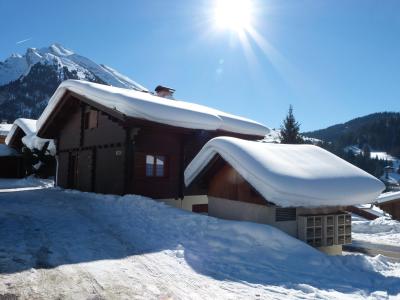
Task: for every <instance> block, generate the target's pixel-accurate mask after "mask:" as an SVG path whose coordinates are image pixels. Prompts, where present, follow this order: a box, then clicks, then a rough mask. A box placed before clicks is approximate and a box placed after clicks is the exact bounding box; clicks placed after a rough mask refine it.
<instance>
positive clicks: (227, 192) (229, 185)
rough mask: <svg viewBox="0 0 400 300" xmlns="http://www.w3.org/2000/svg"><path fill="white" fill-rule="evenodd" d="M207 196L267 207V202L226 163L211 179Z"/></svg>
mask: <svg viewBox="0 0 400 300" xmlns="http://www.w3.org/2000/svg"><path fill="white" fill-rule="evenodd" d="M208 195H209V196H212V197H216V198H224V199H229V200H235V201H242V202H248V203H253V204H260V205H267V201H266V200H265V199H264V198H263V197H262V196H261V195H260V194H259V193H258V192H257V191H256V190H255V189H254V188H253V187H252V186H251V185H250V184H249V183H248V182H247V181H246V180H245V179H244V178H243V177H242V176H241V175H240V174H239V173H238V172H236V170H235V169H233V168H232V167H231V166H230V165H228V164H227V163H225V164H224V165H223V167H222V168H220V169H219V171H217V172H216V173H215V175H214V176H212V177H211V179H210V181H209V186H208Z"/></svg>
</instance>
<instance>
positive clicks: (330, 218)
mask: <svg viewBox="0 0 400 300" xmlns="http://www.w3.org/2000/svg"><path fill="white" fill-rule="evenodd" d="M185 183H186V186H187V189H188V191H189V192H190V193H191V194H197V195H207V197H208V209H207V210H208V214H209V215H210V216H215V217H220V218H225V219H233V220H243V221H253V222H258V223H264V224H270V225H273V226H275V227H278V228H279V229H281V230H283V231H285V232H286V233H288V234H290V235H292V236H294V237H297V238H299V239H301V240H304V241H305V242H306V243H308V244H310V245H312V246H314V247H318V248H320V249H321V250H323V251H325V252H328V253H332V254H338V253H341V249H342V245H343V244H348V243H351V215H350V214H349V213H347V212H346V211H345V209H346V207H347V206H349V205H355V204H363V203H371V202H372V201H373V200H374V199H375V198H376V197H377V196H378V195H379V194H380V193H381V192H382V190H384V188H385V186H384V185H383V183H382V182H381V181H380V180H378V179H376V178H375V177H373V176H371V175H369V174H368V173H366V172H364V171H362V170H361V169H359V168H357V167H355V166H353V165H351V164H349V163H347V162H346V161H344V160H342V159H340V158H339V157H337V156H335V155H333V154H332V153H330V152H328V151H325V150H324V149H322V148H320V147H317V146H313V145H282V144H268V143H260V142H254V141H246V140H242V139H237V138H230V137H217V138H214V139H212V140H211V141H209V142H208V143H207V144H206V145H205V146H204V147H203V148H202V150H201V151H200V152H199V153H198V154H197V156H196V157H195V158H194V159H193V161H192V162H191V163H190V164H189V165H188V167H187V168H186V170H185Z"/></svg>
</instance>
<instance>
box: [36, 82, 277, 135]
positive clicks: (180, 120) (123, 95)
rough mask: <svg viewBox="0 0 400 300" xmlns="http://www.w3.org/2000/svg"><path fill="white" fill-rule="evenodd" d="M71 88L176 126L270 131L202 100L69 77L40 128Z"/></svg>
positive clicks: (128, 112) (118, 108) (111, 105)
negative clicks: (203, 102)
mask: <svg viewBox="0 0 400 300" xmlns="http://www.w3.org/2000/svg"><path fill="white" fill-rule="evenodd" d="M67 91H72V92H75V93H77V94H80V95H82V96H84V97H87V98H88V99H90V100H92V101H96V102H98V103H99V104H101V105H103V106H105V107H107V108H111V109H114V110H116V111H119V112H121V113H122V114H125V115H127V116H129V117H133V118H138V119H144V120H148V121H153V122H158V123H162V124H167V125H172V126H176V127H183V128H191V129H204V130H224V131H230V132H237V133H242V134H250V135H258V136H260V137H261V136H264V135H265V134H266V133H268V131H269V129H268V128H266V127H265V126H263V125H261V124H260V123H257V122H255V121H252V120H249V119H245V118H242V117H238V116H234V115H231V114H227V113H224V112H221V111H218V110H216V109H213V108H209V107H206V106H202V105H199V104H194V103H189V102H184V101H176V100H169V99H165V98H161V97H157V96H154V95H152V94H150V93H145V92H139V91H135V90H128V89H122V88H117V87H112V86H107V85H102V84H96V83H90V82H85V81H79V80H67V81H64V82H63V83H61V84H60V86H59V87H58V89H57V90H56V92H55V93H54V95H53V96H52V97H51V99H50V100H49V104H48V105H47V107H46V109H45V110H44V112H43V113H42V115H41V116H40V118H39V120H38V122H37V129H38V131H40V128H41V127H42V126H43V124H44V123H45V122H46V120H47V119H48V117H49V116H50V114H51V113H52V111H53V110H54V108H55V107H56V105H57V103H58V102H59V101H60V100H61V98H62V97H63V95H64V94H65V93H66V92H67Z"/></svg>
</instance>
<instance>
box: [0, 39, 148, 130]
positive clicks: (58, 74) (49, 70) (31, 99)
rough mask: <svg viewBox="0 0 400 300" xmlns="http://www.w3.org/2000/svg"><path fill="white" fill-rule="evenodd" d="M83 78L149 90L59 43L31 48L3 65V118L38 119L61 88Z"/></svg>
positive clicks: (0, 108)
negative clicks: (71, 80) (61, 84)
mask: <svg viewBox="0 0 400 300" xmlns="http://www.w3.org/2000/svg"><path fill="white" fill-rule="evenodd" d="M67 79H81V80H87V81H91V82H97V83H102V84H107V85H113V86H117V87H122V88H129V89H135V90H147V89H146V88H144V87H143V86H141V85H140V84H138V83H136V82H135V81H133V80H131V79H130V78H128V77H126V76H124V75H122V74H120V73H119V72H117V71H116V70H114V69H112V68H111V67H108V66H105V65H101V64H97V63H95V62H93V61H92V60H90V59H89V58H86V57H84V56H81V55H79V54H76V53H74V52H73V51H71V50H69V49H66V48H64V47H63V46H62V45H60V44H53V45H51V46H49V47H45V48H40V49H36V48H29V49H27V51H26V53H25V54H24V55H19V54H13V55H11V56H10V57H9V58H8V59H6V60H5V61H4V62H0V119H6V120H8V121H9V122H12V121H14V119H16V118H18V117H25V118H33V119H36V118H38V116H39V115H40V114H41V112H42V111H43V109H44V107H45V106H46V105H47V102H48V100H49V99H50V97H51V95H52V94H53V93H54V91H55V90H56V88H57V87H58V85H59V84H60V83H61V82H62V81H64V80H67Z"/></svg>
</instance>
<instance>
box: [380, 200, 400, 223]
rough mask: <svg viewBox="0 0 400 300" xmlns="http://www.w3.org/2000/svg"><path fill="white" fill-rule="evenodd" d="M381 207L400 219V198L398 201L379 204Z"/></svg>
mask: <svg viewBox="0 0 400 300" xmlns="http://www.w3.org/2000/svg"><path fill="white" fill-rule="evenodd" d="M379 207H380V208H381V209H382V210H383V211H385V212H387V213H389V214H391V215H392V217H393V219H395V220H398V221H400V199H399V200H397V201H391V202H388V203H384V204H379Z"/></svg>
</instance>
